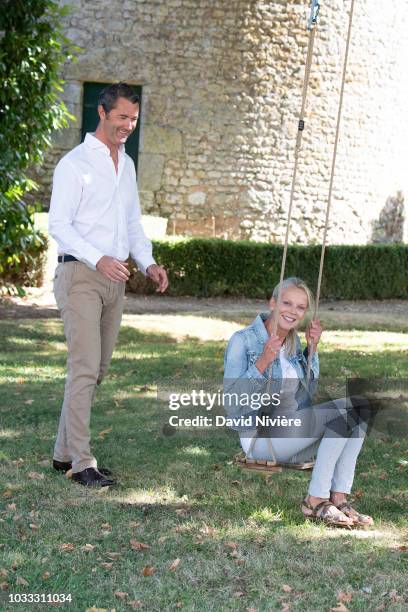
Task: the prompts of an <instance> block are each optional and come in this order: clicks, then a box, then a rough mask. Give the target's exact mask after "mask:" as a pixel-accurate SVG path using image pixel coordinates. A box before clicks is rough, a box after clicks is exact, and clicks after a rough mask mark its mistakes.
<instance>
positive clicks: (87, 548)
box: [81, 544, 95, 552]
mask: <svg viewBox="0 0 408 612" xmlns="http://www.w3.org/2000/svg"><path fill="white" fill-rule="evenodd" d="M94 549H95V546H93V545H92V544H84V545H83V546H81V550H83V551H84V552H92V551H93V550H94Z"/></svg>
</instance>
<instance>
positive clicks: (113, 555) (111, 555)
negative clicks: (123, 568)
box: [106, 550, 121, 561]
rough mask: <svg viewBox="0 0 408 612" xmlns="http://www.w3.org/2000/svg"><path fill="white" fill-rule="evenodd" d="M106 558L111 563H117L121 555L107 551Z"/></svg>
mask: <svg viewBox="0 0 408 612" xmlns="http://www.w3.org/2000/svg"><path fill="white" fill-rule="evenodd" d="M106 556H107V557H108V559H110V560H111V561H117V560H118V559H119V557H121V554H120V553H118V552H111V551H109V550H108V551H107V553H106Z"/></svg>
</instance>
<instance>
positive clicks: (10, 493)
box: [2, 489, 13, 499]
mask: <svg viewBox="0 0 408 612" xmlns="http://www.w3.org/2000/svg"><path fill="white" fill-rule="evenodd" d="M2 497H6V498H7V499H8V498H9V497H13V492H12V491H11V489H6V490H5V491H3V493H2Z"/></svg>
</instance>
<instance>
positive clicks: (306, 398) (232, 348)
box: [224, 314, 319, 432]
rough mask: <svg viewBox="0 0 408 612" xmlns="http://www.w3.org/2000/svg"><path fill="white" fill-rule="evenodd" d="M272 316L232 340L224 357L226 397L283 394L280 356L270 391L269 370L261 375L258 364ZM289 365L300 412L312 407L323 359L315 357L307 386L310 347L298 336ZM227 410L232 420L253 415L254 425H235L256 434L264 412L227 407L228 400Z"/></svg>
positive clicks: (247, 328) (232, 406)
mask: <svg viewBox="0 0 408 612" xmlns="http://www.w3.org/2000/svg"><path fill="white" fill-rule="evenodd" d="M268 316H269V314H260V315H258V316H257V317H256V319H255V320H254V321H253V323H251V325H249V326H248V327H245V328H244V329H241V330H240V331H237V332H235V334H234V335H233V336H232V337H231V339H230V341H229V343H228V346H227V349H226V351H225V357H224V396H225V394H228V393H237V394H238V395H239V394H240V393H252V394H255V393H257V394H259V393H269V395H272V394H273V393H280V390H281V386H282V368H281V363H280V359H279V357H277V358H276V359H275V361H274V362H273V364H272V384H271V387H270V389H268V379H269V368H267V369H266V370H265V372H264V374H261V373H260V372H259V370H258V368H257V367H256V365H255V362H256V361H257V359H258V358H259V357H260V356H261V354H262V352H263V349H264V344H265V342H266V341H267V340H268V337H269V336H268V332H267V331H266V328H265V325H264V321H265V320H266V319H267V318H268ZM288 360H289V362H290V363H291V365H292V366H293V367H294V368H295V370H296V373H297V375H298V377H299V380H300V384H299V387H298V390H297V392H296V395H295V400H296V403H297V405H298V410H301V409H302V408H307V407H308V406H311V405H312V395H313V393H314V391H315V390H316V385H317V379H318V377H319V358H318V355H317V353H314V354H313V357H312V363H311V372H310V382H309V385H306V371H307V348H306V349H305V350H304V351H302V346H301V343H300V339H299V336H296V353H295V354H294V355H292V356H290V357H288ZM224 408H225V410H226V411H227V414H228V416H230V417H235V418H236V417H240V416H246V417H248V416H251V425H249V426H246V425H245V426H244V425H237V426H232V429H236V430H238V431H246V432H248V431H253V430H254V428H255V417H256V415H257V414H259V412H260V409H258V410H254V409H251V408H250V407H248V406H244V407H243V406H241V405H238V406H237V405H233V404H231V405H226V400H225V397H224Z"/></svg>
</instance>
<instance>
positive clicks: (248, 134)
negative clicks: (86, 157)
mask: <svg viewBox="0 0 408 612" xmlns="http://www.w3.org/2000/svg"><path fill="white" fill-rule="evenodd" d="M64 3H67V2H64ZM68 4H69V5H70V6H71V9H72V10H71V14H70V15H69V16H68V17H67V18H66V20H65V32H66V34H67V36H68V37H69V38H70V39H71V40H73V41H74V42H75V43H76V44H78V45H80V46H81V47H82V48H83V49H84V52H83V53H82V54H81V55H80V56H79V59H78V61H77V62H76V63H72V64H70V65H67V66H66V67H65V71H64V77H65V79H66V86H65V92H64V98H65V100H66V102H67V104H68V107H69V109H70V110H71V112H73V114H74V115H75V116H76V117H77V122H76V124H75V125H74V126H72V127H71V128H70V129H67V130H65V131H64V132H62V133H60V134H59V135H58V136H57V137H56V139H55V146H54V149H53V151H52V152H51V154H50V155H49V156H48V157H47V160H46V162H45V164H44V166H43V168H41V169H40V171H41V172H42V184H43V185H44V187H45V191H47V188H48V185H49V180H50V169H51V168H52V167H53V165H54V164H55V161H56V159H57V158H59V157H60V156H61V155H62V154H63V153H64V152H65V150H68V149H70V148H71V147H73V146H74V145H75V144H77V143H78V142H79V139H80V128H81V114H82V99H81V98H82V89H83V87H82V84H83V82H86V81H99V82H114V81H117V80H126V81H128V82H129V83H134V84H139V85H142V87H143V108H142V116H141V142H140V157H139V169H138V182H139V188H140V192H141V199H142V206H143V211H144V212H145V213H147V214H158V215H161V216H165V217H168V218H169V219H170V223H169V230H170V231H171V230H172V228H173V231H175V232H176V233H181V232H182V233H193V234H200V233H201V234H206V233H207V234H208V235H212V234H213V233H214V227H215V234H216V235H221V236H230V237H237V238H238V237H241V238H244V237H248V238H252V239H256V240H271V241H280V240H282V238H283V236H284V232H285V227H286V211H287V206H288V201H289V189H290V182H291V175H292V170H293V160H294V156H293V150H294V139H295V136H296V131H297V119H298V114H299V110H300V101H301V88H302V82H303V75H304V62H305V54H306V47H307V31H306V27H305V26H306V22H307V19H308V17H309V7H308V4H309V2H308V1H306V0H304V1H300V0H275V1H266V0H263V1H262V0H234V2H231V1H230V0H98V1H97V2H91V1H88V0H69V2H68ZM321 4H322V8H321V15H320V19H319V27H318V32H317V39H316V43H315V58H314V66H313V70H312V77H311V90H310V96H309V102H308V111H307V120H306V129H305V132H304V139H303V140H304V145H303V149H302V153H301V158H300V164H299V182H298V186H297V193H296V201H295V209H294V215H293V223H292V228H291V234H290V239H291V241H292V242H302V243H307V242H319V241H320V240H321V235H322V227H323V222H324V209H325V205H326V199H327V191H328V179H329V172H330V165H331V154H332V146H333V142H334V132H335V121H336V114H337V103H338V94H339V86H340V78H341V69H342V60H343V54H344V47H345V38H346V32H347V25H348V13H347V9H348V8H349V6H350V2H349V1H347V2H346V1H343V0H330V2H324V1H322V2H321ZM407 8H408V2H407V0H394V2H393V3H392V10H391V8H390V4H389V3H385V2H383V1H381V0H359V2H356V7H355V22H354V29H353V38H352V47H351V53H350V62H349V70H348V77H347V84H346V97H345V104H344V113H343V121H342V132H341V141H340V145H339V153H338V164H337V169H336V179H335V188H334V194H333V204H332V221H331V228H330V232H329V241H330V242H331V243H365V242H367V241H371V239H372V234H373V231H374V233H375V236H377V237H378V235H380V234H379V232H380V233H381V224H384V225H385V226H386V228H389V227H390V223H389V222H388V221H387V218H385V220H384V207H385V205H386V202H387V201H388V199H389V198H394V197H395V198H397V199H398V198H399V199H401V197H403V194H404V193H406V191H407V185H406V179H405V178H404V174H406V172H405V173H404V169H405V168H404V164H406V160H407V159H408V155H407V153H408V145H407V143H408V122H406V121H404V117H405V108H406V101H407V99H408V72H407V71H406V69H405V66H404V61H405V57H406V56H407V54H408V38H407V36H406V34H405V33H406V31H407V25H408V11H407ZM397 194H400V195H397ZM401 194H402V196H401ZM44 198H45V199H46V198H47V195H44ZM385 217H386V215H385ZM399 219H401V223H403V219H404V211H402V213H401V215H400V217H399ZM391 225H392V224H391ZM394 225H395V223H394ZM379 228H380V229H379ZM401 231H402V230H401V227H399V228H397V230H396V232H397V234H398V236H399V237H400V235H401ZM392 239H393V238H392V236H391V240H392Z"/></svg>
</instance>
